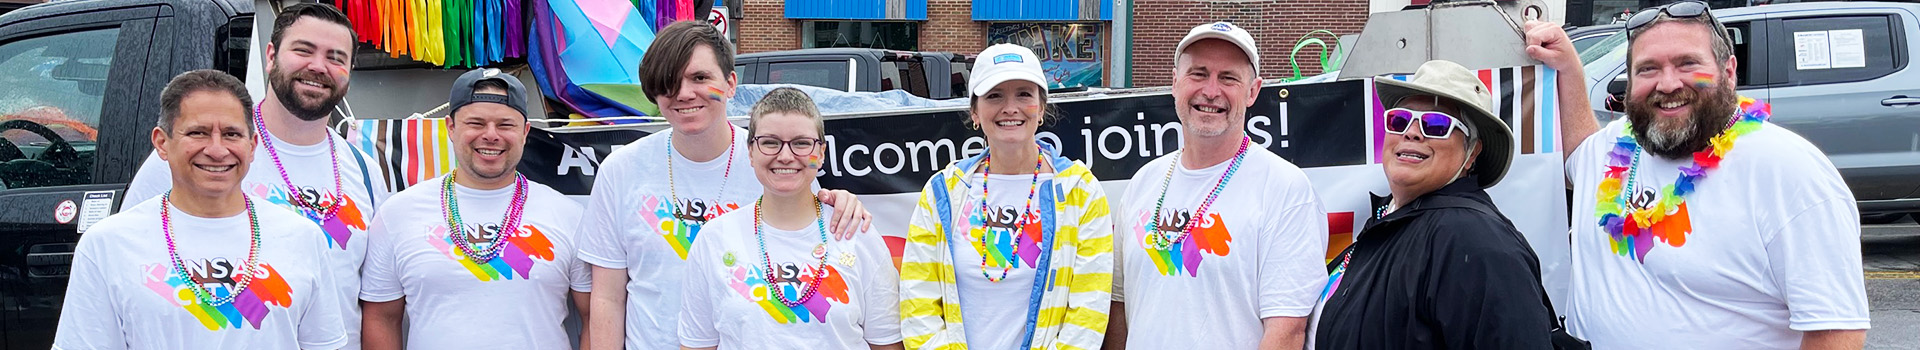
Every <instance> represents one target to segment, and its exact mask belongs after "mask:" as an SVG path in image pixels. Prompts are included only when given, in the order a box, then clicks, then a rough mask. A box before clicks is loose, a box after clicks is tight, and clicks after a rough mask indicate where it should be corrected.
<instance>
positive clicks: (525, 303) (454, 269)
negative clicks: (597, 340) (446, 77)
mask: <svg viewBox="0 0 1920 350" xmlns="http://www.w3.org/2000/svg"><path fill="white" fill-rule="evenodd" d="M527 96H528V95H527V89H526V88H524V87H521V84H520V81H519V79H517V78H514V77H513V76H512V75H508V74H505V73H501V72H500V70H498V69H492V68H484V69H475V70H472V71H468V72H467V73H466V74H462V75H460V78H459V79H458V80H456V81H454V83H453V92H452V94H451V95H450V98H449V99H448V101H449V102H448V106H449V107H451V110H452V112H450V113H449V114H450V115H451V116H450V117H449V120H448V121H447V129H448V130H447V131H448V135H449V136H450V138H451V139H452V141H453V145H454V147H453V153H454V157H455V158H456V159H457V160H458V161H457V162H455V163H456V164H458V165H459V166H458V167H456V168H454V171H453V173H452V174H447V175H446V176H442V177H440V178H437V179H431V180H426V181H422V182H421V183H420V185H416V186H413V187H409V188H407V189H406V190H403V191H400V193H396V194H394V195H393V198H392V199H391V200H389V201H388V202H387V204H386V205H383V206H381V207H380V212H381V214H380V215H376V216H374V219H373V223H372V224H371V225H369V227H368V229H367V236H368V237H369V239H370V240H371V241H372V243H369V245H368V247H367V263H366V266H365V269H364V270H363V271H362V278H363V280H362V283H361V289H360V300H362V302H361V305H362V306H364V308H365V311H366V320H365V321H364V322H363V325H362V327H363V329H364V333H363V334H364V335H365V336H366V337H365V340H366V348H367V349H396V350H397V349H400V348H401V345H402V344H403V343H404V344H405V345H406V347H409V348H414V349H572V348H573V346H572V344H570V343H569V342H568V341H567V330H566V329H565V328H563V327H562V326H561V322H562V321H563V320H565V319H566V318H567V313H568V306H569V305H572V306H573V307H574V308H577V309H578V310H580V311H581V312H583V314H584V312H586V311H587V292H588V284H587V283H589V282H590V281H589V280H588V275H587V266H586V263H583V262H581V261H580V260H579V259H578V258H575V257H574V254H575V251H576V249H577V248H578V247H579V246H578V245H577V244H575V242H577V241H576V240H575V239H574V232H575V224H577V223H578V222H579V218H580V203H579V202H575V201H574V200H572V199H568V198H567V197H566V196H565V195H561V194H560V192H558V191H554V190H553V189H552V188H549V187H547V186H545V185H541V184H539V183H534V182H531V181H527V178H526V177H525V176H521V175H520V173H519V172H517V171H515V170H514V168H515V166H517V165H519V164H520V155H521V151H522V149H523V148H525V146H526V144H527V130H528V129H529V126H528V125H527V108H526V101H527ZM534 96H538V95H534ZM403 315H409V316H411V317H409V318H407V324H406V327H407V330H408V331H406V332H402V331H401V326H402V325H401V322H400V320H401V318H402V316H403ZM475 321H482V322H486V324H490V325H492V326H488V327H471V325H473V324H475V323H474V322H475ZM403 333H404V334H405V338H406V339H404V340H403V339H401V338H402V334H403Z"/></svg>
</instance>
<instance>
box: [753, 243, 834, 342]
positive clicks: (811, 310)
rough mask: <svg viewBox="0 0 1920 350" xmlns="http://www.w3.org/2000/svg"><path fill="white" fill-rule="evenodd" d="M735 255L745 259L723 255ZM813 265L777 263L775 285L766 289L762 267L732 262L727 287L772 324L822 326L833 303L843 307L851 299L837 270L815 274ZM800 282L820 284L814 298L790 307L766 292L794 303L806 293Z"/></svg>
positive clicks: (765, 273) (829, 268)
mask: <svg viewBox="0 0 1920 350" xmlns="http://www.w3.org/2000/svg"><path fill="white" fill-rule="evenodd" d="M735 255H739V256H746V255H742V254H735V253H732V252H728V253H727V256H735ZM753 255H759V254H753ZM748 260H752V259H748ZM814 263H815V262H806V263H804V264H805V265H802V264H795V263H780V264H779V267H778V268H777V269H778V271H777V272H776V273H775V276H774V279H775V280H776V282H778V283H775V284H771V285H770V284H768V283H767V279H766V278H767V272H766V270H765V267H764V266H763V265H760V264H756V263H754V262H748V261H740V262H734V263H732V264H727V265H728V266H727V274H728V276H727V287H730V288H732V289H733V291H734V292H735V293H736V294H739V295H740V297H742V298H746V300H747V302H751V303H753V304H754V305H759V306H760V309H762V310H765V311H766V312H767V316H770V317H773V320H774V321H775V322H779V323H780V324H789V323H812V322H822V323H824V322H826V318H827V311H829V310H832V309H833V303H839V304H840V305H846V304H847V303H848V302H850V301H852V298H851V297H850V296H849V295H847V281H846V279H845V278H842V277H841V276H840V269H838V268H835V267H834V266H833V265H827V266H826V268H825V269H821V270H815V269H814V265H813V264H814ZM802 282H805V283H820V287H819V288H818V289H817V290H815V293H818V294H816V295H814V296H813V297H812V298H807V301H805V302H801V303H800V305H795V306H792V307H788V306H787V305H786V304H785V303H781V302H780V300H779V299H776V298H774V297H773V292H772V291H769V290H768V289H767V288H780V293H781V295H785V296H786V297H787V298H788V299H797V298H799V296H800V293H802V292H804V291H805V290H806V289H804V288H801V287H802V286H801V283H802Z"/></svg>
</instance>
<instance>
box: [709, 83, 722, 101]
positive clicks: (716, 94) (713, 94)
mask: <svg viewBox="0 0 1920 350" xmlns="http://www.w3.org/2000/svg"><path fill="white" fill-rule="evenodd" d="M707 98H708V99H711V100H714V101H720V102H726V101H727V92H726V91H723V90H720V88H717V87H712V86H708V87H707Z"/></svg>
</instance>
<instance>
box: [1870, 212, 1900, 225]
mask: <svg viewBox="0 0 1920 350" xmlns="http://www.w3.org/2000/svg"><path fill="white" fill-rule="evenodd" d="M1906 216H1907V214H1898V213H1896V214H1863V215H1860V223H1861V224H1863V225H1886V224H1891V223H1893V222H1894V221H1900V219H1901V218H1904V217H1906Z"/></svg>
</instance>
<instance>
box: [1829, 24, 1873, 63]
mask: <svg viewBox="0 0 1920 350" xmlns="http://www.w3.org/2000/svg"><path fill="white" fill-rule="evenodd" d="M1862 35H1863V34H1862V33H1861V30H1859V29H1845V30H1829V31H1827V43H1828V45H1827V46H1828V47H1829V48H1830V49H1829V50H1828V51H1831V52H1832V53H1833V68H1861V67H1866V66H1867V45H1866V40H1864V39H1865V38H1863V37H1862Z"/></svg>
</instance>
